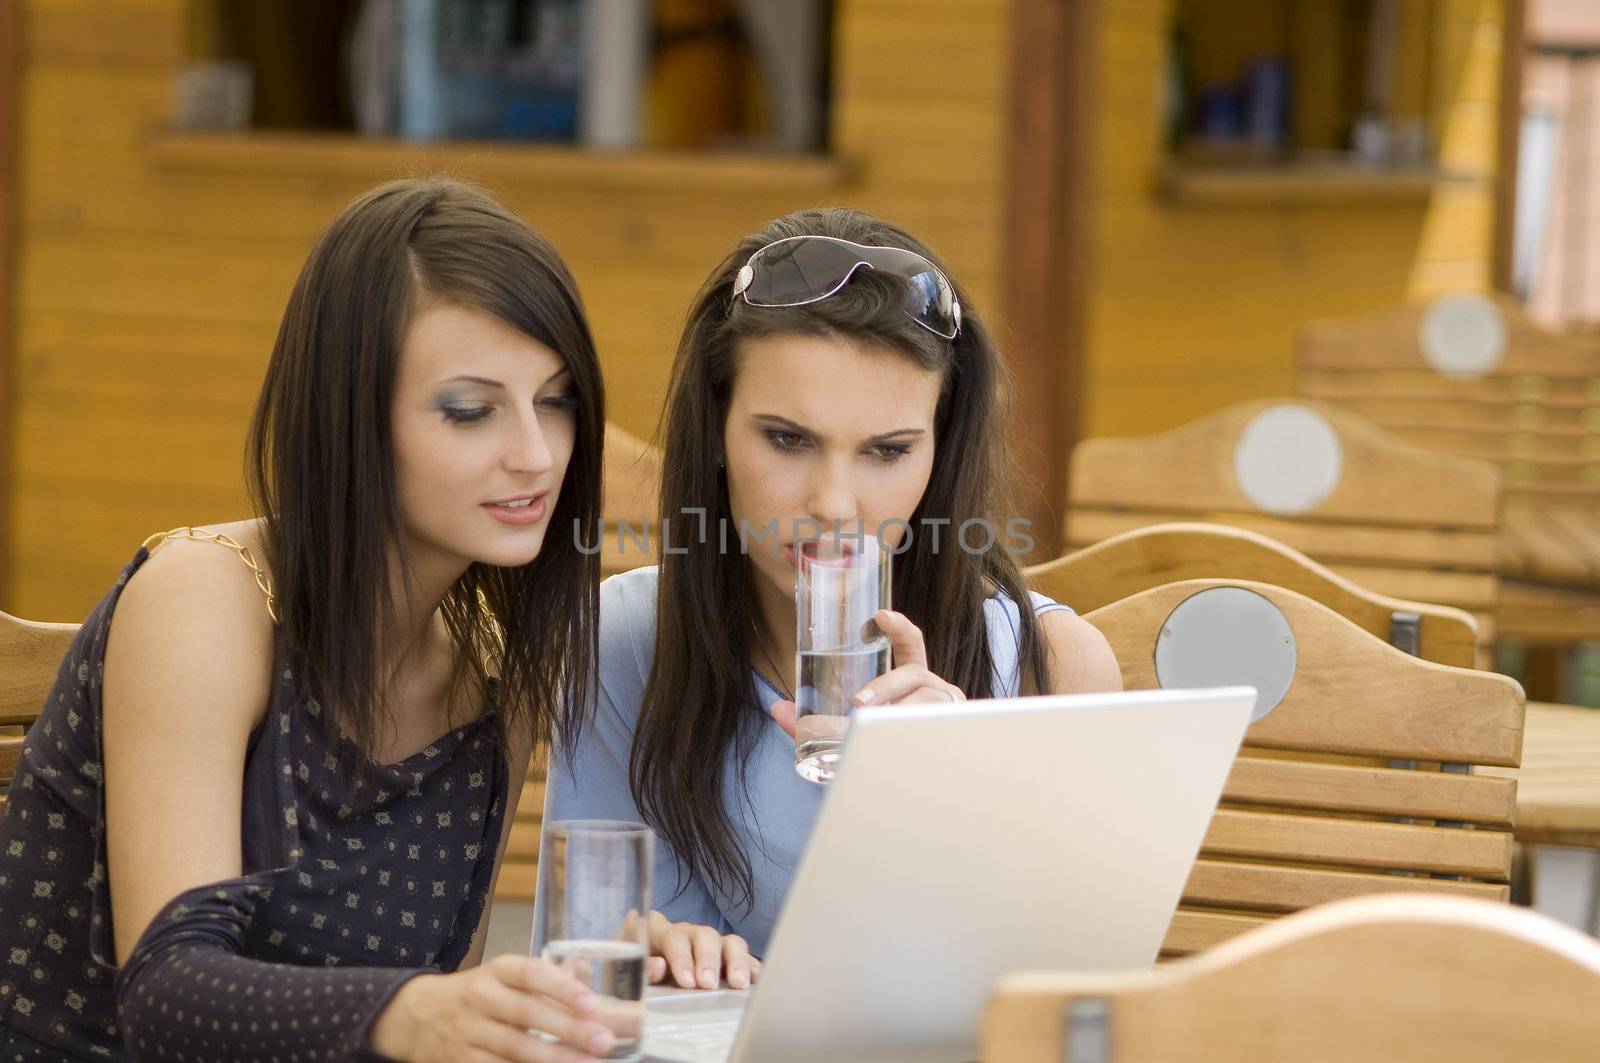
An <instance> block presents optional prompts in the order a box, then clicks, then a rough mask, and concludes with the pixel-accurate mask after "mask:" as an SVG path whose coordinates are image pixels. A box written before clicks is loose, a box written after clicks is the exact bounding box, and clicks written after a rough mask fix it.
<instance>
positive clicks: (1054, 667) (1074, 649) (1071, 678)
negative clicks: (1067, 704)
mask: <svg viewBox="0 0 1600 1063" xmlns="http://www.w3.org/2000/svg"><path fill="white" fill-rule="evenodd" d="M1039 630H1040V631H1042V632H1043V633H1044V640H1045V643H1046V645H1048V646H1049V648H1050V677H1051V680H1052V685H1053V686H1054V688H1055V690H1054V692H1055V693H1057V694H1088V693H1099V692H1103V691H1109V690H1121V689H1122V670H1121V668H1119V667H1118V665H1117V656H1116V654H1115V653H1113V652H1112V651H1111V644H1110V643H1109V642H1107V641H1106V637H1105V636H1104V635H1102V634H1101V633H1100V629H1099V628H1097V627H1095V626H1094V625H1093V624H1091V623H1089V622H1088V621H1087V620H1085V619H1084V618H1083V617H1081V616H1079V615H1078V614H1077V613H1074V612H1070V611H1068V610H1066V609H1052V610H1050V611H1049V612H1047V613H1042V614H1040V616H1039Z"/></svg>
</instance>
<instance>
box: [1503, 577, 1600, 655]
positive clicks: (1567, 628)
mask: <svg viewBox="0 0 1600 1063" xmlns="http://www.w3.org/2000/svg"><path fill="white" fill-rule="evenodd" d="M1495 621H1496V623H1497V624H1498V626H1499V629H1500V631H1501V633H1502V634H1503V635H1504V636H1505V637H1506V638H1516V639H1523V640H1526V641H1529V642H1538V643H1560V644H1568V645H1570V644H1571V643H1573V642H1595V641H1600V593H1596V592H1595V591H1586V590H1576V589H1572V588H1562V587H1548V586H1539V585H1536V584H1531V583H1526V582H1523V581H1512V580H1506V581H1504V582H1502V584H1501V588H1500V604H1499V608H1498V609H1497V610H1496V615H1495Z"/></svg>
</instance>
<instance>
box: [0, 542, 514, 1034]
mask: <svg viewBox="0 0 1600 1063" xmlns="http://www.w3.org/2000/svg"><path fill="white" fill-rule="evenodd" d="M148 556H149V554H148V551H147V550H145V549H140V551H139V553H138V554H137V555H136V556H135V557H134V559H133V561H132V562H131V563H130V564H129V565H128V567H127V568H126V569H124V570H123V573H122V575H121V577H120V578H119V579H118V580H117V585H116V586H115V587H113V588H112V590H111V591H110V592H109V593H108V594H107V595H106V596H105V598H104V599H102V600H101V602H100V604H99V605H98V606H96V607H95V609H94V611H93V613H91V614H90V616H89V618H88V620H87V621H86V622H85V623H84V625H83V628H82V630H80V631H79V632H78V635H77V638H76V639H75V640H74V642H73V644H72V648H71V650H70V651H69V652H68V654H67V657H66V660H65V661H63V663H62V665H61V671H60V673H59V675H58V676H57V678H56V683H55V686H54V687H53V688H52V690H51V691H50V695H49V700H48V701H47V702H46V704H45V705H44V708H43V711H42V713H41V714H40V716H39V718H38V720H37V721H36V722H35V723H34V725H33V726H32V728H30V729H29V731H28V736H27V739H26V742H25V744H24V747H23V752H22V759H21V761H20V763H19V764H18V766H17V771H16V775H15V777H14V779H13V781H12V784H11V787H10V790H9V792H8V794H7V800H6V805H5V814H4V816H3V818H0V1061H10V1060H13V1059H24V1060H31V1059H49V1060H61V1059H93V1060H107V1059H109V1060H128V1059H141V1060H188V1061H196V1060H253V1059H260V1060H280V1061H282V1063H294V1061H301V1060H343V1059H371V1058H375V1057H373V1056H370V1055H368V1054H367V1052H366V1050H365V1049H364V1045H365V1042H366V1038H367V1031H368V1028H369V1027H370V1025H371V1023H372V1021H373V1020H374V1019H375V1018H376V1017H377V1015H378V1013H379V1012H380V1011H381V1010H382V1008H383V1006H384V1005H385V1004H386V1003H387V1002H388V1000H389V998H390V997H391V996H392V995H393V993H394V991H395V990H396V989H398V988H399V987H400V985H401V983H402V982H404V981H405V980H406V979H408V978H409V977H411V976H413V975H415V974H418V973H423V972H425V971H427V970H429V969H433V970H445V971H449V970H454V969H455V968H456V967H458V966H459V965H460V963H461V962H462V960H463V958H464V957H465V956H466V953H467V951H468V949H469V947H470V945H471V942H472V936H473V932H474V931H475V930H476V928H477V925H478V921H479V918H480V916H481V915H482V913H483V909H484V905H485V904H486V903H487V900H488V896H489V891H490V887H491V884H492V879H493V874H494V861H495V856H496V851H497V849H498V847H499V843H500V829H501V823H502V820H503V817H504V812H505V805H506V798H507V792H508V790H507V787H508V779H507V767H506V763H505V759H504V757H503V756H502V753H501V749H500V742H499V739H498V735H497V732H496V729H495V727H494V726H493V721H494V714H493V713H492V712H486V713H484V714H483V715H481V716H479V717H478V718H477V719H476V720H474V721H473V722H472V723H470V724H467V725H466V726H464V727H461V728H458V729H456V730H454V731H451V732H450V733H448V734H446V735H445V736H443V737H442V738H440V739H439V740H438V741H436V742H435V743H434V744H433V745H430V746H429V747H428V748H427V749H424V750H422V751H421V752H420V753H417V754H416V755H415V756H412V757H409V758H407V759H405V760H403V761H400V762H399V763H397V764H387V765H380V764H377V763H375V762H373V761H371V760H370V759H368V758H366V757H365V754H363V753H362V752H360V751H359V750H358V749H357V748H356V747H355V746H354V744H353V743H352V742H351V741H350V740H349V739H348V738H346V737H345V736H344V734H343V733H342V732H341V731H340V730H339V729H338V728H337V726H336V725H335V724H334V722H333V720H332V719H331V718H330V714H329V713H328V712H327V711H325V710H324V708H323V707H322V706H321V705H320V704H319V703H318V701H317V699H316V697H315V696H314V695H312V694H308V693H307V692H306V685H305V684H304V683H303V682H300V681H298V680H297V676H296V671H295V669H294V667H293V666H292V664H291V663H290V662H288V661H287V660H285V659H284V655H283V654H282V653H280V655H279V659H278V660H277V661H276V662H275V665H274V674H275V676H276V677H277V678H276V681H275V684H274V689H273V691H272V695H271V699H270V701H269V704H268V708H267V712H266V715H265V716H264V717H263V718H262V720H261V722H260V723H259V724H258V725H257V726H256V728H255V730H254V731H253V732H252V734H251V736H250V742H249V747H248V751H247V754H246V763H245V774H244V806H243V828H242V832H241V839H240V840H241V842H242V847H243V849H242V851H243V857H244V863H243V869H244V873H243V875H242V876H241V877H239V878H237V879H231V880H228V881H225V882H216V883H211V884H209V885H206V886H203V887H200V888H197V889H194V890H191V891H189V892H187V893H184V894H182V895H180V896H178V897H175V898H173V899H172V901H171V902H170V903H169V904H168V905H167V906H166V907H165V908H164V909H163V910H162V911H161V912H160V913H159V914H158V915H157V916H156V917H155V919H154V920H152V921H151V924H150V926H149V928H148V929H147V930H146V931H145V933H144V936H143V937H142V938H140V940H139V942H138V944H137V945H136V947H135V949H134V952H133V955H132V956H131V957H130V958H129V961H128V964H127V965H126V966H125V967H123V968H121V969H118V968H117V967H116V966H115V963H116V956H115V952H114V950H113V947H112V941H111V921H110V897H109V893H108V891H107V888H106V858H105V844H106V843H105V829H104V828H105V817H104V802H103V799H102V794H101V785H100V784H101V770H100V764H101V754H100V719H101V707H100V705H101V703H100V698H101V675H102V672H103V664H104V659H105V647H106V635H107V632H108V631H109V629H110V624H111V614H112V610H113V609H115V608H116V603H117V598H118V596H119V594H120V593H121V589H122V587H123V586H124V585H125V584H126V582H127V580H128V578H129V577H130V576H132V575H133V573H134V572H136V571H137V570H138V568H139V566H140V565H141V564H143V563H144V560H145V558H146V557H148ZM199 708H200V707H198V706H197V710H198V709H199ZM174 755H175V756H177V755H181V751H176V750H175V751H174ZM356 761H359V762H361V763H364V764H365V765H366V767H367V770H366V771H365V772H355V771H351V770H350V767H351V765H352V763H354V762H356Z"/></svg>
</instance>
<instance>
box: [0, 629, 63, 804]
mask: <svg viewBox="0 0 1600 1063" xmlns="http://www.w3.org/2000/svg"><path fill="white" fill-rule="evenodd" d="M77 633H78V625H77V624H41V623H37V622H35V621H32V620H23V619H21V618H20V617H15V616H12V615H11V614H10V613H0V793H3V792H4V791H5V789H6V788H7V787H9V786H10V785H11V777H12V776H13V775H14V774H16V770H17V761H18V760H19V759H20V758H21V756H22V737H23V734H24V732H26V731H27V729H28V727H29V725H30V724H32V723H33V721H34V719H35V718H36V717H37V716H38V715H39V710H40V709H41V708H43V707H44V699H45V698H46V697H47V696H49V694H50V688H51V687H52V686H53V685H54V684H55V681H56V672H57V671H58V670H59V669H60V668H61V661H62V659H63V658H65V657H66V655H67V647H69V646H71V645H72V639H73V636H75V635H76V634H77Z"/></svg>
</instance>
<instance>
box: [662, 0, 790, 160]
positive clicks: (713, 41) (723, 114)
mask: <svg viewBox="0 0 1600 1063" xmlns="http://www.w3.org/2000/svg"><path fill="white" fill-rule="evenodd" d="M652 53H653V62H652V67H651V71H650V77H649V80H648V84H647V87H646V90H645V107H644V123H643V124H644V140H645V143H646V144H648V145H649V146H651V147H657V148H705V147H726V146H730V145H735V146H747V145H750V144H753V143H757V142H759V141H760V140H761V139H762V138H763V136H764V135H765V133H766V131H767V118H766V116H767V113H768V107H767V103H766V96H765V91H764V87H763V82H762V78H761V72H760V70H759V68H758V64H757V60H756V56H755V52H754V50H753V49H752V48H751V45H750V41H749V38H748V37H747V35H746V34H745V32H744V28H743V25H742V24H741V22H740V20H739V15H738V7H737V4H736V3H735V2H734V0H656V4H655V43H654V48H653V49H652Z"/></svg>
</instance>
